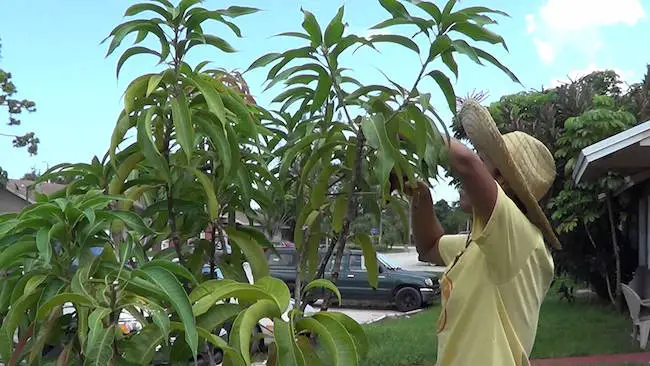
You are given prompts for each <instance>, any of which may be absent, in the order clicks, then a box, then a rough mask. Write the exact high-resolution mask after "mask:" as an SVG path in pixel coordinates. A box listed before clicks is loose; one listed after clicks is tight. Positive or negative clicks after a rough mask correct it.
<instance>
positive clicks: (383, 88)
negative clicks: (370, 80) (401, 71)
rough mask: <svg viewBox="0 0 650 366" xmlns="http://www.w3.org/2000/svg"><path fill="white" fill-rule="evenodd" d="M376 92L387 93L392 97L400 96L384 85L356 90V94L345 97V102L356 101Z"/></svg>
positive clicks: (368, 86)
mask: <svg viewBox="0 0 650 366" xmlns="http://www.w3.org/2000/svg"><path fill="white" fill-rule="evenodd" d="M375 91H378V92H382V93H386V94H389V95H392V96H395V95H398V94H399V93H398V92H397V91H395V90H393V89H391V88H389V87H386V86H383V85H367V86H362V87H360V88H359V89H357V90H355V91H354V92H352V93H350V94H348V95H347V96H346V97H345V100H354V99H357V98H359V97H360V96H365V95H367V94H368V93H371V92H375Z"/></svg>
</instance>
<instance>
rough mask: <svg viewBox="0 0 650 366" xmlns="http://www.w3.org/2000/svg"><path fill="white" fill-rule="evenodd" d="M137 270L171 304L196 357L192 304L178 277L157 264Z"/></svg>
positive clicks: (196, 342) (196, 336)
mask: <svg viewBox="0 0 650 366" xmlns="http://www.w3.org/2000/svg"><path fill="white" fill-rule="evenodd" d="M137 272H140V273H143V274H145V275H146V277H147V278H148V279H149V280H150V281H152V282H153V283H154V284H155V285H156V286H157V287H158V288H159V289H160V290H161V291H162V292H163V293H164V294H165V296H166V297H167V300H168V301H169V302H170V303H171V304H172V306H173V307H174V309H175V310H176V312H177V313H178V316H179V317H180V319H181V321H182V323H183V328H184V329H185V341H186V342H187V344H188V345H189V346H190V349H191V350H192V354H193V355H194V358H195V359H196V356H197V349H198V344H199V341H198V334H197V331H196V323H195V319H194V315H193V314H192V305H191V304H190V301H189V298H188V296H187V294H186V293H185V290H183V287H182V286H181V284H180V282H178V279H176V277H175V276H174V275H173V274H172V273H171V272H169V271H168V270H167V269H165V268H162V267H158V266H154V267H147V268H143V269H141V270H139V271H137Z"/></svg>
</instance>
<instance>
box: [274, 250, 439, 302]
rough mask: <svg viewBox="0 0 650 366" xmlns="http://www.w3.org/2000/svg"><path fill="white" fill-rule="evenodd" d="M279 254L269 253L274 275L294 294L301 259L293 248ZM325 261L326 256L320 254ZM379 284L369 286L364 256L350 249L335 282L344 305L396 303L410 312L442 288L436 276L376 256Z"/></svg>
mask: <svg viewBox="0 0 650 366" xmlns="http://www.w3.org/2000/svg"><path fill="white" fill-rule="evenodd" d="M276 252H277V254H274V253H272V252H271V251H269V252H267V258H268V260H269V268H270V270H271V275H272V276H274V277H276V278H280V279H282V280H283V281H284V282H285V283H286V284H287V286H289V288H290V289H291V290H292V291H293V286H294V283H295V281H296V266H297V262H298V256H297V253H296V250H295V249H294V248H277V250H276ZM319 256H320V257H321V258H322V257H323V256H324V253H323V252H321V253H319ZM377 261H378V265H379V281H378V284H379V285H378V287H377V289H373V288H372V287H370V285H369V284H368V273H367V271H366V266H365V263H364V262H365V260H364V257H363V253H362V252H361V251H360V250H348V251H346V252H345V254H344V256H343V259H342V262H341V272H340V274H339V279H338V281H337V283H336V285H337V287H338V288H339V291H340V292H341V297H342V298H343V301H344V302H345V303H369V302H373V303H381V304H387V303H393V304H395V305H396V307H397V309H398V310H400V311H405V312H406V311H411V310H415V309H419V308H421V307H423V306H426V305H428V304H431V303H432V302H434V301H435V300H437V299H438V298H439V296H440V287H439V284H438V279H437V278H436V276H435V274H433V273H427V272H415V271H407V270H404V269H401V268H399V267H398V266H395V265H393V264H391V263H390V261H389V260H388V259H387V258H386V257H385V256H383V255H382V254H380V253H378V254H377ZM333 262H334V260H333V258H332V260H330V262H329V263H328V267H327V270H326V271H325V273H326V275H325V277H326V278H328V277H329V274H330V273H331V269H332V267H333Z"/></svg>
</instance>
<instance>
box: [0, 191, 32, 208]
mask: <svg viewBox="0 0 650 366" xmlns="http://www.w3.org/2000/svg"><path fill="white" fill-rule="evenodd" d="M28 204H29V203H28V202H27V201H25V200H24V199H22V198H20V197H17V196H16V195H14V194H13V193H11V192H9V191H7V190H6V189H2V188H0V213H7V212H20V211H22V209H23V208H25V207H26V206H27V205H28Z"/></svg>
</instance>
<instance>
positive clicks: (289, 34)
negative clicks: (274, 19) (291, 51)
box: [274, 32, 311, 41]
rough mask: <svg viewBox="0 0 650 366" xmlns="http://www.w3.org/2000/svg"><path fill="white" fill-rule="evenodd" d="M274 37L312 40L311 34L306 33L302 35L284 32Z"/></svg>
mask: <svg viewBox="0 0 650 366" xmlns="http://www.w3.org/2000/svg"><path fill="white" fill-rule="evenodd" d="M274 37H294V38H302V39H306V40H308V41H309V40H310V39H311V38H309V34H305V33H300V32H283V33H278V34H276V35H275V36H274Z"/></svg>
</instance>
